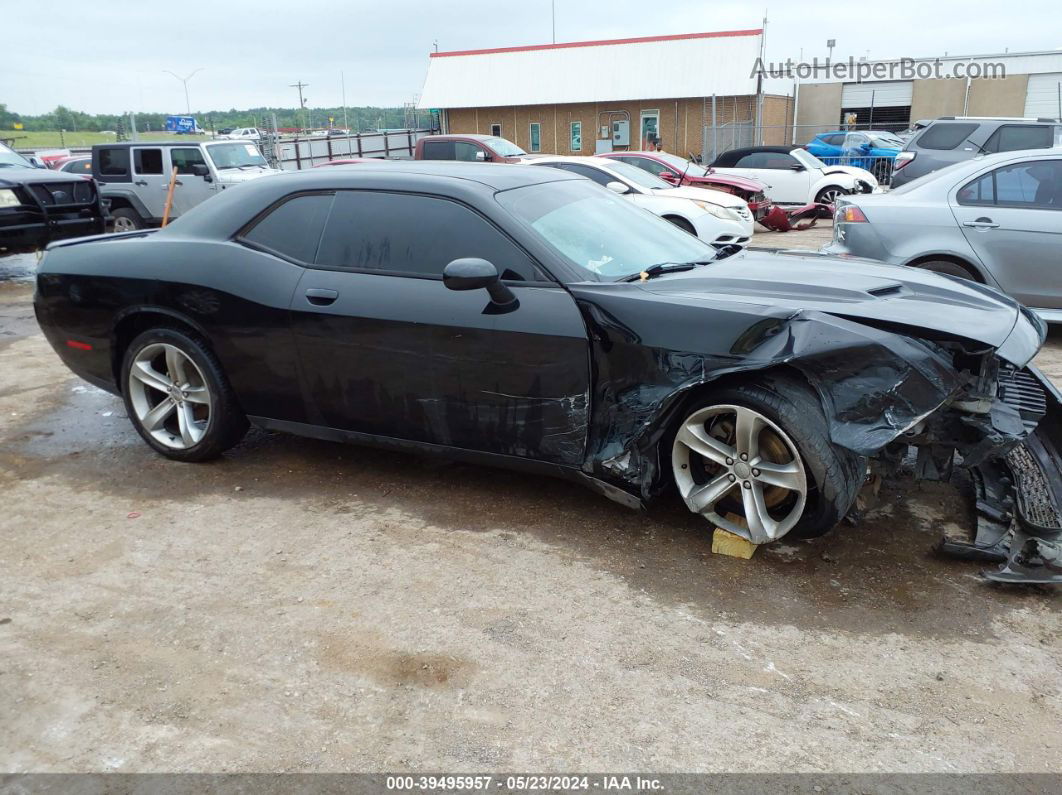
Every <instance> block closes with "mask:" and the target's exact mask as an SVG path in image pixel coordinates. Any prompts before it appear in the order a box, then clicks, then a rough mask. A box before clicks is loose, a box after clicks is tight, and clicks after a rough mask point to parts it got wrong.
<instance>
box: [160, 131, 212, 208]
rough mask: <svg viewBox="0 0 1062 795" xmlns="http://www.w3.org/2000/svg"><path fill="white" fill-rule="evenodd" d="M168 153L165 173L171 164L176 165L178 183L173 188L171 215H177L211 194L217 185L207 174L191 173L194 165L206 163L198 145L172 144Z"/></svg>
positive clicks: (204, 164) (203, 200)
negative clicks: (168, 160)
mask: <svg viewBox="0 0 1062 795" xmlns="http://www.w3.org/2000/svg"><path fill="white" fill-rule="evenodd" d="M169 153H170V163H169V166H168V168H167V173H169V171H170V169H171V168H172V167H173V166H176V167H177V182H178V184H177V185H176V187H175V188H174V190H173V211H172V214H173V216H174V217H177V216H180V215H184V214H185V213H186V212H188V211H189V210H191V209H192V208H193V207H195V206H196V205H197V204H201V203H202V202H205V201H206V200H207V199H209V198H210V197H211V196H213V195H214V194H215V193H216V192H217V190H218V185H217V183H216V182H214V181H213V178H212V177H211V176H210V175H209V174H207V175H206V176H205V177H203V176H198V175H197V174H195V173H193V172H194V167H195V166H197V165H198V166H206V165H207V162H206V160H205V159H204V157H203V152H202V150H201V149H200V148H199V147H198V146H174V147H171V148H170V150H169Z"/></svg>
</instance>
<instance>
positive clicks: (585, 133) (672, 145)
mask: <svg viewBox="0 0 1062 795" xmlns="http://www.w3.org/2000/svg"><path fill="white" fill-rule="evenodd" d="M775 100H782V104H783V105H785V106H786V107H788V106H787V105H786V99H785V98H784V97H765V98H764V117H765V119H766V118H767V114H768V113H771V114H772V116H771V118H775V117H777V118H779V119H780V121H778V122H777V123H778V124H779V125H781V124H785V123H786V116H785V114H786V112H787V111H786V110H785V109H781V106H780V105H779V104H778V103H777V102H775ZM711 103H712V100H711V97H691V98H680V99H659V100H637V101H634V100H632V101H626V102H598V103H593V102H591V103H583V104H568V105H529V106H520V107H499V108H454V109H450V110H448V111H447V120H448V129H449V131H450V132H452V133H480V134H483V135H490V132H491V125H492V124H497V125H499V126H500V127H501V135H502V137H503V138H508V139H509V140H510V141H513V142H514V143H516V144H517V145H519V146H521V147H523V148H524V149H526V150H527V151H531V132H530V125H531V123H532V122H537V123H538V124H540V125H541V151H542V152H545V153H550V154H561V155H570V154H581V155H592V154H594V146H595V140H596V138H597V137H598V135H599V127H601V126H605V125H608V124H609V116H608V115H607V114H606V112H607V111H626V112H627V113H628V114H630V121H631V147H630V148H632V149H638V148H640V143H639V132H640V124H641V122H640V119H641V113H642V111H647V110H653V111H658V112H659V114H660V121H659V127H658V131H659V134H660V138H661V142H662V143H663V146H664V149H666V150H667V151H668V152H674V153H676V154H681V155H685V154H686V153H688V152H694V153H697V154H699V153H700V151H701V140H702V127H703V125H705V124H710V123H711ZM755 106H756V100H755V97H751V96H738V97H717V98H716V120H717V122H718V123H719V124H726V123H729V122H735V121H744V120H748V119H751V118H753V116H754V113H755ZM611 118H612V119H619V118H622V117H621V116H619V115H615V114H614V115H612V116H611ZM576 121H577V122H582V139H583V140H582V149H581V150H580V151H577V152H575V151H572V150H571V148H570V129H571V128H570V125H571V123H572V122H576ZM790 122H791V120H790Z"/></svg>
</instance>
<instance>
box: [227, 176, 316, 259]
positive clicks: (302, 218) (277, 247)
mask: <svg viewBox="0 0 1062 795" xmlns="http://www.w3.org/2000/svg"><path fill="white" fill-rule="evenodd" d="M332 200H333V195H332V194H331V193H308V194H303V195H301V196H295V197H294V198H291V199H288V200H287V201H285V202H284V203H283V204H278V205H277V206H275V207H274V208H273V209H271V210H270V211H269V212H268V213H267V214H266V215H264V216H262V217H261V218H259V219H258V220H257V221H256V222H255V224H254V226H253V227H251V229H250V230H248V231H247V232H245V233H244V234H243V235H241V239H242V240H245V241H247V242H248V243H252V244H254V246H255V247H257V248H264V249H266V250H267V251H269V252H270V253H273V254H279V255H280V256H283V257H286V258H287V259H291V260H294V261H296V262H298V263H301V264H305V265H309V264H311V263H312V262H313V261H314V257H315V256H316V254H317V245H318V243H320V241H321V231H322V230H323V229H324V225H325V221H327V220H328V211H329V209H331V207H332Z"/></svg>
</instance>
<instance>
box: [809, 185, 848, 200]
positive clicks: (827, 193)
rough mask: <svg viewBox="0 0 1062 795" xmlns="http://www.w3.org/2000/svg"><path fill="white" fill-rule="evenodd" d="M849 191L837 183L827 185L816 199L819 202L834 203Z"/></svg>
mask: <svg viewBox="0 0 1062 795" xmlns="http://www.w3.org/2000/svg"><path fill="white" fill-rule="evenodd" d="M847 193H848V191H846V190H845V189H844V188H841V187H838V186H837V185H827V186H826V187H825V188H823V189H822V190H820V191H819V193H818V195H817V196H816V197H815V201H816V202H818V203H819V204H833V203H834V202H835V201H837V198H838V197H839V196H844V195H846V194H847Z"/></svg>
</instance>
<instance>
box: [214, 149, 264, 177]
mask: <svg viewBox="0 0 1062 795" xmlns="http://www.w3.org/2000/svg"><path fill="white" fill-rule="evenodd" d="M207 152H209V153H210V159H211V160H213V161H214V167H215V168H217V169H218V170H219V171H220V170H222V169H226V168H240V167H242V166H262V167H263V168H266V167H267V166H268V165H269V164H268V163H266V159H265V158H264V157H262V153H261V152H259V151H258V147H257V146H255V145H254V144H241V143H231V144H211V145H210V146H208V147H207Z"/></svg>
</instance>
